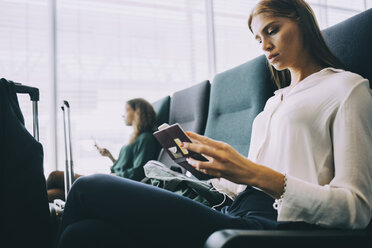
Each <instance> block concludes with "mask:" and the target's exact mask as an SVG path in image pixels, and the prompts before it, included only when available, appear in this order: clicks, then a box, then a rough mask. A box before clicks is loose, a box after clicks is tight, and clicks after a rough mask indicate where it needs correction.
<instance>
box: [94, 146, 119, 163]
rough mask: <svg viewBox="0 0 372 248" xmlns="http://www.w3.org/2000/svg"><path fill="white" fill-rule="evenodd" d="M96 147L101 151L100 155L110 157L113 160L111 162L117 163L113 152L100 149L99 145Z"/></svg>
mask: <svg viewBox="0 0 372 248" xmlns="http://www.w3.org/2000/svg"><path fill="white" fill-rule="evenodd" d="M94 146H95V147H96V148H97V150H98V151H99V153H100V154H101V155H102V156H104V157H108V158H109V159H111V161H112V162H113V163H115V162H116V159H115V158H114V157H113V156H112V154H111V152H110V151H109V150H107V149H106V148H100V147H99V146H97V145H94Z"/></svg>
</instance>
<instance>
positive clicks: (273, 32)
mask: <svg viewBox="0 0 372 248" xmlns="http://www.w3.org/2000/svg"><path fill="white" fill-rule="evenodd" d="M278 30H279V28H273V29H271V30H269V31H268V34H269V35H273V34H276V33H277V32H278Z"/></svg>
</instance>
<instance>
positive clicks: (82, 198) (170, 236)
mask: <svg viewBox="0 0 372 248" xmlns="http://www.w3.org/2000/svg"><path fill="white" fill-rule="evenodd" d="M91 219H94V220H99V221H102V222H104V223H107V224H108V225H109V226H112V227H114V229H115V230H120V232H121V233H123V234H124V235H126V236H128V237H131V238H132V239H133V240H136V242H140V241H141V242H143V244H137V245H138V246H142V245H144V246H145V245H148V244H154V242H155V243H156V242H160V243H159V244H162V245H165V246H166V244H174V242H176V241H177V240H180V239H181V240H184V241H183V242H184V243H183V244H184V245H185V246H187V245H197V244H199V245H201V244H202V243H203V242H204V241H205V239H206V238H207V237H208V236H209V234H211V233H213V232H214V231H216V230H220V229H225V228H244V229H263V228H264V227H263V226H262V225H265V223H264V224H262V221H261V219H260V217H259V218H255V217H254V216H252V217H251V221H249V220H247V218H240V217H234V216H229V215H226V214H223V213H221V212H218V211H216V210H213V209H211V208H209V207H207V206H204V205H202V204H200V203H197V202H194V201H192V200H190V199H188V198H185V197H182V196H179V195H177V194H174V193H171V192H168V191H166V190H163V189H159V188H155V187H153V186H150V185H146V184H143V183H138V182H135V181H132V180H127V179H123V178H119V177H115V176H109V175H94V176H87V177H82V178H80V179H79V180H77V181H76V182H75V183H74V185H73V187H72V189H71V192H70V193H69V196H68V199H67V203H66V207H65V211H64V216H63V220H62V224H61V231H62V232H64V231H66V230H68V229H69V228H70V231H69V232H74V233H75V235H76V232H78V231H79V228H80V227H79V226H84V225H82V224H81V221H84V220H91ZM248 219H249V217H248ZM267 221H268V222H269V225H270V221H271V220H267ZM263 222H265V220H264V219H263ZM76 225H77V226H76ZM68 227H69V228H68ZM71 228H73V229H74V231H71ZM73 236H74V235H72V234H69V235H68V233H67V231H66V233H63V235H62V239H69V238H71V237H73ZM133 237H135V238H133ZM113 238H117V237H113ZM120 238H124V237H120ZM186 240H188V241H186ZM187 242H191V243H190V244H187Z"/></svg>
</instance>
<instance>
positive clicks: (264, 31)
mask: <svg viewBox="0 0 372 248" xmlns="http://www.w3.org/2000/svg"><path fill="white" fill-rule="evenodd" d="M248 25H249V28H250V30H251V31H252V33H253V35H254V37H255V39H256V40H257V41H258V42H259V44H260V45H261V48H262V50H263V52H264V54H265V55H266V57H267V60H268V62H269V63H270V68H271V72H272V75H273V78H274V79H275V81H276V83H277V85H278V87H279V90H277V91H276V92H275V95H274V96H272V97H271V98H270V99H268V101H267V102H266V105H265V108H264V110H263V111H262V112H261V113H260V114H259V115H258V116H257V117H256V118H255V120H254V122H253V126H252V135H251V142H250V149H249V154H248V158H246V157H244V156H242V155H241V154H239V153H238V152H237V151H236V150H235V149H233V148H232V147H231V146H230V145H228V144H226V143H223V142H219V141H215V140H212V139H210V138H207V137H204V136H201V135H197V134H195V133H188V135H189V137H190V138H191V139H192V140H193V141H194V142H193V143H184V144H183V147H184V148H186V149H189V150H191V151H195V152H198V153H202V154H204V155H206V156H208V158H209V161H207V162H201V161H196V160H193V159H188V162H189V164H191V165H192V166H194V167H195V168H197V169H199V170H200V171H203V172H205V173H207V174H210V175H214V176H216V177H218V178H221V179H220V180H219V181H220V184H221V185H220V186H221V187H219V189H220V190H222V189H221V188H222V186H223V185H224V183H223V182H230V184H226V185H225V186H226V188H227V187H228V185H232V186H233V187H232V188H235V191H236V193H237V194H238V195H237V196H236V198H235V199H234V201H233V202H232V204H231V205H230V206H226V207H224V208H223V209H222V210H221V211H216V210H214V209H211V208H209V207H207V206H205V205H202V204H199V203H197V202H194V201H192V200H190V199H188V198H186V197H182V196H179V195H176V194H174V193H172V192H169V191H165V190H162V189H159V188H156V187H151V186H149V185H145V184H142V183H138V182H134V181H130V180H126V179H123V178H119V177H110V176H105V175H93V176H89V177H83V178H80V179H78V180H77V181H76V182H75V184H74V185H73V186H72V189H71V192H70V194H69V198H68V200H67V202H66V205H65V210H64V213H63V219H62V222H61V229H60V236H59V239H58V245H59V247H70V248H71V247H100V245H102V247H109V245H108V244H110V247H111V246H112V247H202V246H203V243H204V242H205V240H206V239H207V237H208V236H209V235H210V234H211V233H213V232H215V231H217V230H221V229H226V228H228V229H251V230H259V229H266V230H275V229H289V228H291V229H297V230H299V229H322V228H341V229H363V228H365V227H366V226H367V225H368V223H369V222H370V220H371V211H372V190H371V182H372V153H371V150H372V131H371V130H372V94H371V90H370V88H369V82H368V80H366V79H364V78H363V77H361V76H360V75H357V74H355V73H352V72H349V71H345V70H343V69H342V68H343V66H342V65H341V63H340V62H339V61H338V60H337V59H336V57H335V56H334V55H333V54H332V53H331V51H330V50H329V48H328V47H327V45H326V43H325V41H324V39H323V37H322V34H321V32H320V30H319V27H318V25H317V22H316V20H315V17H314V14H313V12H312V10H311V8H310V6H309V5H308V4H307V3H306V2H305V1H303V0H261V1H260V2H259V3H258V4H257V5H256V6H255V7H254V9H253V11H252V13H251V15H250V17H249V21H248ZM247 142H248V141H247ZM226 179H227V180H228V181H227V180H226ZM215 183H216V184H218V180H216V182H215ZM233 183H236V184H233ZM216 188H217V187H216ZM107 192H110V194H107ZM118 196H120V197H118ZM120 245H121V246H120ZM247 246H249V244H247Z"/></svg>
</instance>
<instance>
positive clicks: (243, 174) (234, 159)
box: [183, 132, 258, 185]
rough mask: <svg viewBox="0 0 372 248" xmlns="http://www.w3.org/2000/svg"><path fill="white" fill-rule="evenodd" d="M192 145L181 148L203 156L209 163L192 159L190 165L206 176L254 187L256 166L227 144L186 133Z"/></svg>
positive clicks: (184, 144) (189, 161)
mask: <svg viewBox="0 0 372 248" xmlns="http://www.w3.org/2000/svg"><path fill="white" fill-rule="evenodd" d="M186 133H187V135H188V136H189V137H190V138H191V139H192V141H193V143H187V142H184V143H183V147H184V148H186V149H188V150H190V151H193V152H197V153H201V154H203V155H204V156H205V157H207V158H208V160H209V161H207V162H202V161H198V160H195V159H192V158H188V159H187V161H188V163H189V164H190V165H192V166H193V167H195V168H196V169H198V170H200V171H201V172H204V173H206V174H209V175H212V176H216V177H223V178H226V179H228V180H230V181H232V182H235V183H240V184H248V185H254V184H255V182H254V180H255V178H256V172H257V167H258V165H257V164H255V163H253V162H251V161H249V160H248V159H247V158H245V157H243V156H242V155H241V154H239V153H238V152H237V151H236V150H235V149H234V148H232V147H231V146H230V145H229V144H227V143H224V142H220V141H216V140H213V139H210V138H207V137H205V136H202V135H198V134H196V133H193V132H186Z"/></svg>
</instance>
